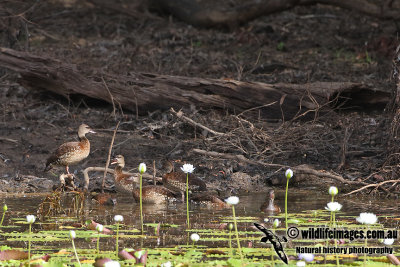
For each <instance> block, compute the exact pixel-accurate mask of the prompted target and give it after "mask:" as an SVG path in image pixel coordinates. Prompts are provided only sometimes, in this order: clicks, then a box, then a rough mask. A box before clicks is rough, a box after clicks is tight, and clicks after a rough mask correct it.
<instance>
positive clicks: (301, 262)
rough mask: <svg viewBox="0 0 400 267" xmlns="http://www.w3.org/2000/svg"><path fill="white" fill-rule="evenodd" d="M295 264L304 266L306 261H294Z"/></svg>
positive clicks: (300, 266)
mask: <svg viewBox="0 0 400 267" xmlns="http://www.w3.org/2000/svg"><path fill="white" fill-rule="evenodd" d="M296 266H297V267H304V266H306V262H305V261H298V262H296Z"/></svg>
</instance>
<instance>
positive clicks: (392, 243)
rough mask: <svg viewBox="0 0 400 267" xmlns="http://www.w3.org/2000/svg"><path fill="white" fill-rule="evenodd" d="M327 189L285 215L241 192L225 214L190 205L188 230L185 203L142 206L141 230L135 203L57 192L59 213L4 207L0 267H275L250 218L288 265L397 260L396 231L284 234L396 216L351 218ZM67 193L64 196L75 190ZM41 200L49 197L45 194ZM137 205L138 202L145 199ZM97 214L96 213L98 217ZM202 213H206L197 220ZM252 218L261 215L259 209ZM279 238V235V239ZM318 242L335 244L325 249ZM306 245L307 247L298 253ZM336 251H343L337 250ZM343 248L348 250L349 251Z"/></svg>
mask: <svg viewBox="0 0 400 267" xmlns="http://www.w3.org/2000/svg"><path fill="white" fill-rule="evenodd" d="M332 190H333V189H330V190H329V194H330V196H327V197H326V201H327V202H328V204H322V202H321V204H320V209H310V210H308V211H307V210H305V211H300V212H296V213H288V214H287V220H286V215H285V214H277V215H271V216H268V217H267V218H263V217H255V216H249V215H254V214H252V213H248V212H245V211H244V209H243V206H242V205H245V204H246V203H243V202H242V198H241V203H240V204H239V198H237V197H233V198H228V199H227V200H226V201H227V202H228V203H229V204H230V205H231V207H232V210H231V211H230V212H232V214H229V213H228V212H229V209H228V210H224V211H211V212H210V211H203V213H199V211H196V210H191V227H190V229H188V228H187V224H186V219H187V218H186V216H185V215H186V214H185V213H186V210H185V208H184V206H186V203H182V204H181V205H180V206H179V204H178V205H176V206H173V208H174V209H173V210H172V211H171V212H165V213H161V215H160V214H157V213H154V214H150V213H148V212H146V209H144V211H143V220H144V224H143V234H142V226H141V218H140V214H139V212H140V210H139V207H138V205H137V206H134V207H135V208H134V209H133V210H129V213H128V212H127V213H122V214H124V217H122V215H114V214H113V211H114V210H108V209H107V210H106V209H104V208H98V207H97V206H95V207H94V208H96V209H98V211H100V212H97V213H94V214H96V215H91V214H92V213H89V212H88V211H89V210H88V209H87V208H86V207H85V206H81V205H75V204H74V202H73V201H69V200H67V199H63V198H64V196H60V198H59V200H60V203H68V204H69V205H70V206H65V207H64V206H63V209H59V210H58V211H60V213H54V216H49V215H46V216H41V217H39V218H37V219H36V218H35V216H33V217H31V216H29V218H28V217H27V218H26V219H24V218H21V216H22V215H23V214H22V213H21V212H17V213H13V211H12V208H11V211H10V209H9V210H8V211H7V216H6V219H5V221H4V224H5V226H2V227H1V231H0V245H4V246H2V247H0V261H1V262H0V265H1V266H20V265H25V266H28V265H31V266H33V265H36V266H63V265H64V266H65V265H67V266H83V267H84V266H92V265H94V264H96V266H118V265H117V264H120V265H121V266H135V265H138V264H139V265H146V266H164V267H165V266H244V265H245V266H282V264H283V262H282V261H281V259H280V257H279V256H278V254H277V253H276V249H274V244H273V241H270V240H266V239H264V241H266V242H265V243H262V242H260V240H262V238H264V237H265V235H264V233H263V232H260V231H258V230H257V229H256V228H255V227H253V223H255V222H256V223H258V224H260V223H261V222H263V227H265V229H267V230H269V231H271V233H273V235H275V236H276V238H277V240H280V241H281V244H282V249H283V250H284V253H285V254H286V255H287V259H288V261H289V265H291V266H294V265H296V264H299V265H304V264H305V265H306V266H308V265H310V264H312V265H318V264H319V265H323V266H326V265H330V266H335V265H336V266H342V265H358V266H361V265H365V266H385V265H389V263H390V262H392V261H395V260H397V257H396V255H397V256H398V254H396V253H395V252H393V251H391V252H389V251H388V250H387V249H392V248H397V247H398V244H397V235H396V236H391V237H387V238H382V240H378V239H375V240H374V239H371V240H368V243H367V242H366V239H362V238H354V239H350V238H326V237H318V236H315V238H309V239H306V238H301V237H297V238H295V237H289V232H287V231H286V227H285V226H286V225H285V224H284V223H283V220H285V222H287V224H288V227H289V229H291V228H293V227H296V229H298V231H299V234H301V233H302V232H307V231H309V232H310V231H312V229H317V228H320V227H322V228H323V229H325V228H327V229H333V227H336V229H338V230H349V231H351V230H357V231H360V230H363V231H367V230H380V231H381V230H382V231H390V230H391V229H390V228H388V227H385V226H384V224H387V223H388V224H389V225H390V224H396V225H397V222H398V219H399V218H398V216H376V215H374V214H370V213H367V214H364V213H362V214H360V216H359V217H358V218H357V220H356V217H357V216H350V215H347V214H345V213H344V212H345V207H346V204H345V203H343V204H344V205H343V206H342V205H340V204H339V203H337V202H333V201H332V200H335V201H337V199H336V198H335V199H333V196H336V195H337V191H335V190H333V191H332ZM68 195H69V197H70V198H76V196H77V195H76V194H70V193H68ZM46 199H47V200H46V201H49V198H46ZM53 199H56V200H57V201H58V196H57V195H54V196H53ZM79 201H80V200H79ZM329 201H330V202H329ZM343 201H344V200H343ZM82 202H83V201H82ZM340 202H342V200H340ZM76 203H78V202H76ZM282 203H283V202H282ZM289 203H290V202H289ZM325 203H326V202H325ZM118 205H121V204H118ZM53 207H57V205H53ZM68 207H71V210H72V209H75V208H76V207H79V208H78V210H79V209H81V207H83V211H84V213H83V214H85V216H86V218H85V219H88V220H87V221H86V223H84V220H83V218H80V216H78V217H77V216H76V215H77V213H75V212H73V213H69V212H65V211H67V210H69V208H68ZM143 207H144V208H146V205H144V206H143ZM92 208H93V207H92ZM168 209H169V208H168ZM41 211H43V209H40V208H39V210H38V212H41ZM99 213H100V214H101V213H103V214H104V215H100V216H99V215H98V214H99ZM198 213H199V214H198ZM206 213H208V214H207V216H208V217H207V218H202V216H203V215H205V214H206ZM69 214H70V215H71V216H69ZM127 214H131V215H130V216H127ZM241 214H243V215H245V216H240V215H241ZM15 215H17V216H18V217H15ZM260 216H265V214H261V213H260ZM103 225H104V226H103ZM328 227H330V228H328ZM284 237H287V242H286V241H285V238H284ZM271 240H273V239H271ZM71 244H72V245H71ZM5 245H7V246H5ZM326 248H329V249H336V250H333V252H326V251H324V249H326ZM299 249H303V250H304V251H301V250H299ZM307 249H308V250H313V251H305V250H307ZM340 249H342V250H347V252H346V253H340V252H338V251H339V250H340ZM374 249H381V250H382V251H384V249H386V252H373V251H375V250H374ZM350 250H353V252H351V253H350V252H349V251H350ZM371 251H372V254H371ZM118 262H119V263H118ZM113 264H115V265H113Z"/></svg>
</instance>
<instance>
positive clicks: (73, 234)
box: [69, 230, 76, 239]
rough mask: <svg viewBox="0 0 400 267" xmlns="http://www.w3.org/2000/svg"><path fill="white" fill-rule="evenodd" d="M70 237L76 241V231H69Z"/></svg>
mask: <svg viewBox="0 0 400 267" xmlns="http://www.w3.org/2000/svg"><path fill="white" fill-rule="evenodd" d="M69 237H71V239H75V237H76V233H75V231H74V230H71V231H69Z"/></svg>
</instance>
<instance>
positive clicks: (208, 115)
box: [0, 0, 398, 192]
mask: <svg viewBox="0 0 400 267" xmlns="http://www.w3.org/2000/svg"><path fill="white" fill-rule="evenodd" d="M118 4H123V1H121V2H118ZM6 8H7V9H8V11H9V12H11V13H12V14H15V15H14V16H3V17H1V18H0V19H1V20H2V22H3V24H2V28H0V29H1V31H0V32H2V33H3V34H4V35H3V37H2V39H1V42H2V43H1V45H2V46H5V47H11V48H13V49H19V50H26V51H30V52H32V53H35V54H38V55H45V56H49V57H54V58H56V59H60V60H63V61H65V62H68V63H72V64H76V65H77V66H78V69H79V70H80V71H81V72H82V73H83V74H85V75H87V76H90V75H91V74H93V73H94V72H95V71H96V70H101V71H104V72H108V73H114V74H117V73H128V72H129V71H135V72H152V73H159V74H168V75H183V76H192V77H208V78H230V79H236V80H242V81H258V82H265V83H276V82H287V83H306V82H314V81H332V82H341V81H343V82H344V81H352V82H362V83H367V84H370V85H372V86H373V87H376V88H381V89H384V90H387V91H391V90H392V88H393V86H394V84H393V82H392V81H390V75H391V57H392V55H393V53H394V49H395V47H396V38H397V37H396V36H397V33H398V25H397V24H396V23H395V22H393V21H389V20H378V19H376V18H373V17H368V16H365V15H362V14H359V13H354V12H350V11H347V10H343V9H340V8H334V7H329V6H322V5H317V6H308V7H296V8H294V9H291V10H287V11H284V12H281V13H279V14H274V15H270V16H264V17H260V18H258V19H256V20H254V21H251V22H249V23H247V24H245V25H242V26H240V27H237V28H235V29H201V28H194V27H192V26H190V25H187V24H185V23H184V22H181V21H177V20H176V19H175V18H173V17H171V16H168V15H167V14H155V13H146V12H144V13H143V14H142V15H140V16H134V17H132V16H128V15H126V14H124V13H122V12H117V11H115V10H114V11H108V10H105V9H104V8H101V7H97V6H95V5H93V4H91V3H89V2H86V1H76V2H75V1H65V0H64V1H62V0H53V1H44V2H37V1H23V3H22V2H13V1H11V2H7V3H6ZM17 14H19V15H18V16H17ZM0 73H1V77H0V88H1V90H0V105H1V111H2V112H1V113H0V125H1V126H0V178H1V179H0V191H3V192H38V191H49V190H51V188H52V187H53V185H54V184H58V183H59V182H58V175H59V174H60V173H61V172H62V168H60V169H55V170H53V171H51V172H47V173H44V172H43V169H44V164H45V161H46V158H47V157H48V156H49V155H50V153H51V152H52V151H54V150H55V149H56V148H57V147H58V146H59V145H60V144H62V143H64V142H66V141H72V140H76V139H77V138H76V131H77V128H78V126H79V125H80V124H81V123H87V124H88V125H90V126H91V127H93V128H94V129H95V130H96V131H97V134H95V135H90V136H88V138H89V140H90V141H91V147H92V150H91V154H90V156H89V157H88V158H87V159H86V160H84V161H83V162H81V163H80V164H78V165H77V166H73V167H71V169H72V170H74V171H75V173H76V175H77V176H78V184H82V183H83V182H82V178H83V177H82V174H81V172H80V170H83V169H84V168H86V167H89V166H105V163H106V159H107V155H108V148H109V145H110V142H111V137H112V134H113V129H114V127H115V125H116V124H117V121H121V124H120V127H119V131H118V133H117V135H116V139H115V142H114V147H113V154H114V155H116V154H123V155H124V156H125V159H126V166H127V170H129V169H133V170H134V169H135V168H136V166H138V165H139V163H140V162H145V163H147V165H148V166H151V165H152V163H153V160H154V161H155V162H156V167H157V169H158V172H160V168H161V162H162V161H163V160H165V159H166V158H168V159H171V160H174V161H177V164H176V166H177V167H178V166H180V164H182V163H184V162H188V163H192V164H194V165H195V167H196V173H197V174H198V175H199V176H200V177H201V178H203V179H205V181H206V182H207V183H208V185H209V187H210V188H212V189H219V190H221V191H224V192H230V191H232V190H233V191H258V190H265V188H266V187H268V186H269V185H268V181H269V179H270V178H271V177H274V176H278V175H282V172H279V171H278V169H277V168H264V167H259V166H253V165H247V164H243V163H240V162H236V161H233V160H224V159H214V158H209V157H205V156H199V155H196V154H193V153H192V152H191V150H192V149H193V148H200V149H204V150H208V151H218V152H223V153H231V154H241V155H244V156H245V157H247V158H249V159H253V160H264V161H266V162H270V163H279V164H284V165H288V166H296V165H298V164H309V165H311V166H313V167H314V168H317V169H326V170H334V171H338V172H339V173H340V174H342V175H343V176H344V177H345V178H348V179H352V180H354V179H361V178H363V177H366V176H368V175H369V174H371V173H373V172H374V171H376V170H378V169H380V168H381V166H382V164H383V162H384V160H385V159H384V157H382V155H384V154H385V151H386V142H387V138H388V136H387V129H388V128H387V127H388V122H389V116H388V115H387V113H385V111H384V110H383V108H384V107H368V109H366V108H363V107H355V106H350V107H349V106H345V107H342V108H341V109H340V108H338V109H337V110H336V111H335V112H332V113H328V114H317V116H315V119H314V120H311V121H310V120H298V121H291V122H285V121H283V120H279V121H274V120H270V119H269V118H268V116H266V117H260V116H259V115H258V114H257V112H256V111H252V112H248V113H245V114H241V117H240V119H241V120H239V119H237V116H235V115H237V114H235V112H231V111H226V110H201V109H197V108H196V107H192V108H191V109H187V110H184V112H185V114H186V115H188V116H189V117H191V118H192V119H193V120H195V121H197V122H199V123H201V124H203V125H206V126H207V127H209V128H211V129H214V130H216V131H220V132H231V133H233V135H232V136H231V138H229V139H218V138H215V137H212V136H210V134H209V133H207V132H205V131H202V130H201V129H198V128H195V127H193V126H191V125H189V124H187V123H184V122H182V121H180V120H179V119H177V118H176V117H174V116H173V115H171V114H170V113H169V112H168V111H165V110H152V111H149V112H148V115H146V116H140V117H137V116H136V114H135V113H133V112H131V111H127V110H121V109H119V108H118V107H117V109H116V110H115V113H114V111H113V107H112V106H111V105H110V104H108V103H105V102H101V101H97V100H93V99H89V98H86V97H83V96H71V97H70V98H68V99H66V98H63V97H61V96H57V95H54V94H50V93H48V92H43V91H39V90H37V91H31V90H27V89H25V88H23V87H22V86H21V85H20V84H18V75H17V74H16V73H12V72H9V71H7V70H5V69H1V68H0ZM243 120H246V121H247V122H249V123H251V124H252V125H253V126H254V128H252V127H250V126H249V125H250V124H246V123H245V122H243ZM254 129H256V130H254ZM346 129H347V132H349V131H350V133H351V134H350V136H349V138H348V140H347V139H346V138H345V133H346ZM235 134H236V135H235ZM345 139H346V140H347V141H346V142H347V148H348V151H350V152H351V153H348V157H347V161H346V164H345V165H344V166H343V167H341V168H340V169H338V166H340V164H341V155H340V154H341V149H342V146H343V140H345ZM277 171H278V172H277ZM149 172H150V173H151V172H152V168H151V167H150V168H149ZM101 176H102V174H100V173H99V174H98V175H92V177H91V179H92V187H91V189H96V188H98V186H99V180H100V179H101ZM108 186H109V187H110V189H111V190H112V182H111V181H110V180H109V181H108Z"/></svg>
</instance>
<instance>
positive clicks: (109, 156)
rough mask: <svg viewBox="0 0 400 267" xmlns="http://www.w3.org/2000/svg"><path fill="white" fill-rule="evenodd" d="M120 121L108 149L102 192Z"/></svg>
mask: <svg viewBox="0 0 400 267" xmlns="http://www.w3.org/2000/svg"><path fill="white" fill-rule="evenodd" d="M119 123H120V122H119V121H118V123H117V126H115V130H114V133H113V137H112V139H111V144H110V148H109V149H108V156H107V162H106V168H105V170H104V175H103V181H102V182H101V192H102V193H104V184H105V182H106V174H107V169H108V166H109V165H110V158H111V151H112V147H113V144H114V139H115V135H116V134H117V130H118V126H119Z"/></svg>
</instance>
